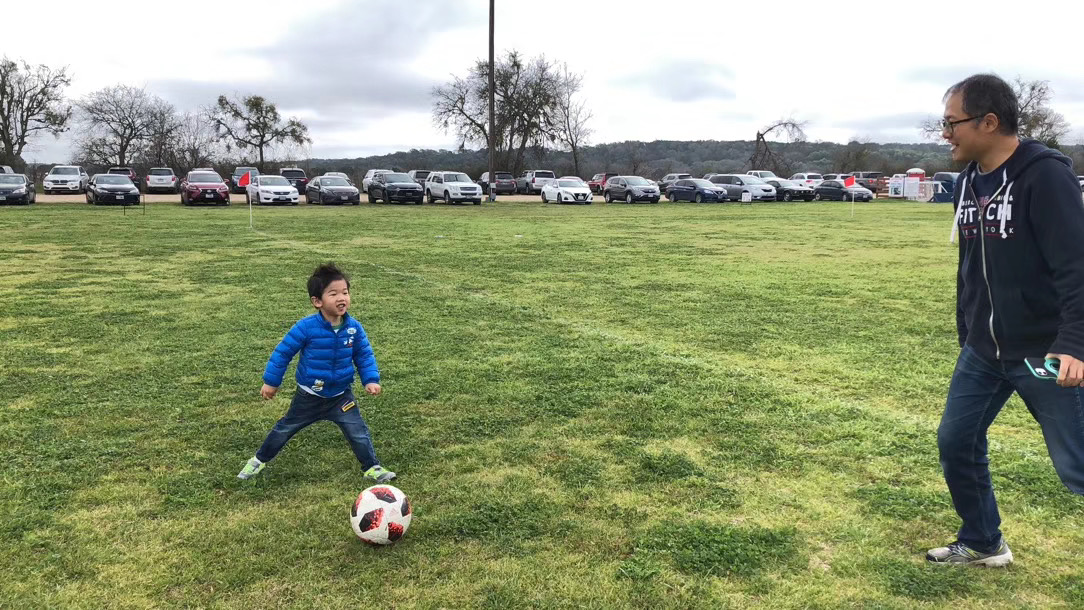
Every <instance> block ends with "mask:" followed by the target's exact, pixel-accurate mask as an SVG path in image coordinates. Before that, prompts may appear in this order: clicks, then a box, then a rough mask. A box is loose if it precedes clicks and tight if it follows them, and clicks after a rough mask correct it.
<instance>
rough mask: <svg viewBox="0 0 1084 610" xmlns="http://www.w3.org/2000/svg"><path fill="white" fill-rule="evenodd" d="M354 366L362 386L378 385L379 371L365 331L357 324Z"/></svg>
mask: <svg viewBox="0 0 1084 610" xmlns="http://www.w3.org/2000/svg"><path fill="white" fill-rule="evenodd" d="M354 366H356V367H357V369H358V376H360V377H361V383H362V385H365V384H368V383H380V369H378V368H377V367H376V356H374V355H373V346H372V345H370V344H369V337H368V336H367V335H366V334H365V329H364V328H362V327H361V325H360V324H358V340H357V341H354Z"/></svg>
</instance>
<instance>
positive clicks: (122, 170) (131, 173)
mask: <svg viewBox="0 0 1084 610" xmlns="http://www.w3.org/2000/svg"><path fill="white" fill-rule="evenodd" d="M105 173H107V174H116V175H118V176H128V179H129V180H131V181H132V184H134V185H136V188H139V176H137V175H136V173H135V170H134V169H132V168H130V167H111V168H109V169H108V170H106V172H105Z"/></svg>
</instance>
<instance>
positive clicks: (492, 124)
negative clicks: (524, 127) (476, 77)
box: [486, 0, 497, 201]
mask: <svg viewBox="0 0 1084 610" xmlns="http://www.w3.org/2000/svg"><path fill="white" fill-rule="evenodd" d="M494 2H496V0H489V180H487V181H486V186H487V187H488V188H489V201H496V200H497V190H496V189H495V188H494V186H493V185H494V184H495V183H496V182H497V176H496V174H495V173H494V171H495V170H494V168H493V148H494V146H493V145H494V144H495V143H496V136H495V134H494V130H495V129H496V125H497V120H496V119H495V118H494V116H493V110H494V107H495V106H496V103H495V102H494V100H495V99H496V94H495V93H494V91H493V89H495V88H496V82H497V79H496V77H494V75H493V4H494Z"/></svg>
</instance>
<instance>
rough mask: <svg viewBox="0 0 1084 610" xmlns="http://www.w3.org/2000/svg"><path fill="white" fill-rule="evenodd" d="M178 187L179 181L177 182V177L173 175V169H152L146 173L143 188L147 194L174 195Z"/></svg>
mask: <svg viewBox="0 0 1084 610" xmlns="http://www.w3.org/2000/svg"><path fill="white" fill-rule="evenodd" d="M179 186H180V181H179V180H177V175H176V174H174V173H173V169H171V168H169V167H152V168H151V169H150V171H148V172H147V182H146V186H145V187H144V188H145V189H146V191H147V192H148V193H154V192H166V193H176V192H177V190H178V187H179Z"/></svg>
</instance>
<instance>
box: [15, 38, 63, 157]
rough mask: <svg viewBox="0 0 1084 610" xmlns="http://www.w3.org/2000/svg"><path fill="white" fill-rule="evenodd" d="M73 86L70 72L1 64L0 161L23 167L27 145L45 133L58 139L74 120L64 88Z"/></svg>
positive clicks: (19, 64)
mask: <svg viewBox="0 0 1084 610" xmlns="http://www.w3.org/2000/svg"><path fill="white" fill-rule="evenodd" d="M69 85H71V77H70V76H69V75H68V69H67V68H58V69H53V68H50V67H48V66H45V65H38V66H31V65H30V64H28V63H27V62H25V61H24V62H22V63H16V62H15V61H12V60H10V59H8V58H7V57H4V58H3V59H2V60H0V144H3V150H0V156H2V159H0V161H2V162H3V164H5V165H16V166H20V167H21V166H22V165H23V160H22V155H23V150H24V149H25V148H26V145H27V142H29V141H30V140H32V139H33V138H34V136H36V135H38V134H41V133H51V134H53V135H54V136H58V135H60V134H61V133H63V132H64V131H65V130H66V129H67V127H68V122H69V120H70V119H71V113H72V111H71V106H69V105H68V104H66V103H65V102H64V88H65V87H67V86H69Z"/></svg>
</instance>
